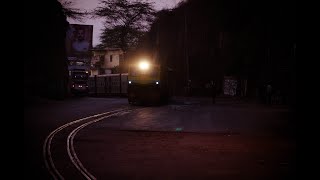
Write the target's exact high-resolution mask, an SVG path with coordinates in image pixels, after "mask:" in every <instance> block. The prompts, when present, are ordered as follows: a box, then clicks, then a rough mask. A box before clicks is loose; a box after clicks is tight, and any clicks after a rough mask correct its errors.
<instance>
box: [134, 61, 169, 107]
mask: <svg viewBox="0 0 320 180" xmlns="http://www.w3.org/2000/svg"><path fill="white" fill-rule="evenodd" d="M166 75H167V73H165V70H164V68H163V67H161V65H159V64H156V63H151V62H150V61H147V60H140V61H139V62H136V63H133V64H130V65H129V73H128V102H129V104H134V103H155V104H160V103H165V102H167V101H168V99H169V97H170V89H169V84H168V78H167V76H166Z"/></svg>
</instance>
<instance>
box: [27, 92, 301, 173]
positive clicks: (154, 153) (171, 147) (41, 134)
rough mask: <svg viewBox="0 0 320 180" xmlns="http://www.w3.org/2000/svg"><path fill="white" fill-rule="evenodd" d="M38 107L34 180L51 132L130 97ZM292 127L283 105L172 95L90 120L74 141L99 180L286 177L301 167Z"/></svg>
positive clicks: (31, 157)
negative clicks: (163, 101)
mask: <svg viewBox="0 0 320 180" xmlns="http://www.w3.org/2000/svg"><path fill="white" fill-rule="evenodd" d="M40 104H41V106H33V107H28V108H25V124H24V128H25V174H26V175H29V176H30V177H31V176H32V177H33V178H35V179H36V178H37V177H38V178H41V179H43V177H46V178H49V176H48V174H47V172H46V169H45V168H44V166H43V162H42V160H41V150H42V149H41V148H42V144H41V143H43V140H44V138H45V136H46V135H48V134H49V133H50V131H52V130H53V129H55V128H56V127H58V126H60V125H62V124H65V123H67V122H70V121H72V120H75V119H77V118H81V117H85V116H88V115H92V114H95V113H101V112H104V111H107V110H111V109H116V108H119V107H126V106H127V101H126V99H124V98H120V99H117V98H80V99H70V100H67V101H62V102H55V101H51V102H47V101H44V102H42V103H40ZM292 127H293V126H292V124H291V119H290V112H289V111H288V109H287V107H284V106H271V107H266V106H263V105H259V104H256V103H247V102H243V101H234V100H232V101H230V100H229V99H217V103H216V104H214V105H212V104H211V103H210V99H207V98H188V99H186V98H175V99H174V100H173V101H172V102H170V104H169V105H167V106H160V107H147V108H143V109H140V110H136V111H133V112H131V113H128V114H122V115H120V116H116V117H112V118H108V119H105V120H103V121H101V122H99V123H96V124H94V125H91V126H89V127H87V128H85V129H83V130H82V131H80V132H79V134H78V135H77V136H76V140H75V146H76V151H77V153H78V154H79V157H80V159H81V161H82V162H83V164H84V165H85V167H86V168H88V170H89V171H90V172H92V174H94V175H95V176H96V177H97V178H98V179H119V178H120V179H122V178H125V179H185V178H190V179H212V178H215V179H235V178H236V179H286V178H292V177H293V176H295V173H294V171H295V168H296V160H295V152H296V144H295V136H294V133H293V130H294V129H293V128H292ZM39 168H40V169H39ZM62 168H63V167H62ZM39 170H40V171H39ZM39 172H40V173H39Z"/></svg>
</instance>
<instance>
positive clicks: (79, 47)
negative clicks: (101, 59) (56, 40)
mask: <svg viewBox="0 0 320 180" xmlns="http://www.w3.org/2000/svg"><path fill="white" fill-rule="evenodd" d="M92 35H93V25H80V24H70V25H69V29H68V32H67V37H66V51H67V56H68V60H70V61H85V62H90V59H91V51H90V50H91V49H92Z"/></svg>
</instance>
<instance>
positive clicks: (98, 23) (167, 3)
mask: <svg viewBox="0 0 320 180" xmlns="http://www.w3.org/2000/svg"><path fill="white" fill-rule="evenodd" d="M59 1H63V0H59ZM72 1H74V7H75V8H81V9H86V10H92V9H94V8H96V7H97V6H98V4H99V2H100V0H72ZM145 1H148V2H153V3H154V8H155V9H156V10H161V9H170V8H173V7H174V6H175V5H176V4H178V3H179V2H180V1H182V0H145ZM68 21H69V23H71V24H87V25H93V46H95V45H97V44H99V36H100V29H101V28H102V27H103V25H102V19H86V20H84V21H83V22H79V21H75V20H72V19H68Z"/></svg>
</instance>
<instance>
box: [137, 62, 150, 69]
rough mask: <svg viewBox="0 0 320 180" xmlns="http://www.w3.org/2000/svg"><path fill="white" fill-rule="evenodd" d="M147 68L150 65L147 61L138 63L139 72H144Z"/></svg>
mask: <svg viewBox="0 0 320 180" xmlns="http://www.w3.org/2000/svg"><path fill="white" fill-rule="evenodd" d="M149 67H150V64H149V63H148V62H147V61H141V62H140V63H139V68H140V70H143V71H145V70H148V69H149Z"/></svg>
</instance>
